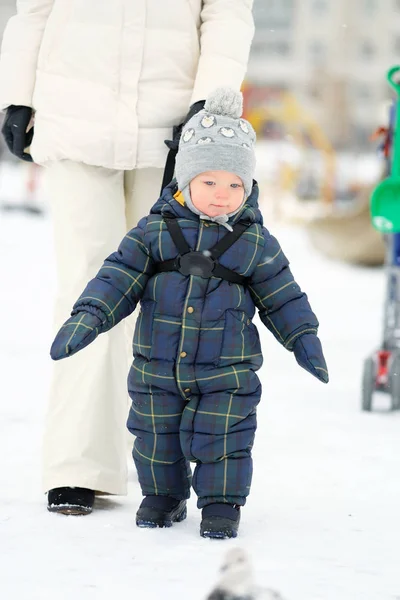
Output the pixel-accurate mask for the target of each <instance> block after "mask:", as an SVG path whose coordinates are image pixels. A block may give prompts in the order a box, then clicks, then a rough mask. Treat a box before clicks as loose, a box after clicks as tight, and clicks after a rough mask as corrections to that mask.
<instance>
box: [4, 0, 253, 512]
mask: <svg viewBox="0 0 400 600" xmlns="http://www.w3.org/2000/svg"><path fill="white" fill-rule="evenodd" d="M17 6H18V14H17V15H16V16H15V17H13V18H12V19H11V20H10V21H9V23H8V26H7V28H6V31H5V34H4V38H3V46H2V55H1V59H0V90H1V92H0V107H1V108H3V109H4V108H7V116H6V122H5V126H4V128H3V132H4V135H5V138H6V141H7V143H8V145H9V147H10V149H11V150H12V151H14V153H15V154H17V155H19V156H20V157H21V158H24V159H27V160H29V159H30V155H29V152H28V151H27V148H26V147H27V146H28V145H29V143H30V142H31V137H32V133H29V132H28V133H26V131H27V129H29V121H30V119H31V116H32V115H33V114H34V117H35V125H34V135H33V141H32V145H31V149H30V151H31V155H32V157H33V160H35V162H37V163H39V164H42V165H44V166H45V167H46V168H45V171H44V173H45V178H46V182H47V187H48V191H49V197H50V201H51V208H52V216H53V222H54V238H55V247H56V259H57V274H58V295H57V300H56V307H55V326H56V328H58V327H59V325H60V324H61V322H62V320H63V319H64V317H65V313H66V310H67V309H69V307H70V305H71V302H73V301H74V300H75V299H76V297H77V296H78V295H79V293H80V291H81V289H82V285H83V284H84V283H85V282H86V281H87V280H88V279H90V278H92V277H93V276H94V275H95V273H96V272H97V270H98V268H99V267H100V265H101V263H102V260H103V258H104V255H105V254H107V252H111V251H112V250H113V249H114V248H115V246H116V244H117V243H118V241H119V240H120V239H121V237H123V235H124V233H125V232H126V230H129V229H130V228H131V227H133V226H134V225H135V224H136V222H137V221H138V219H139V218H140V217H141V216H142V215H143V214H145V213H146V212H148V211H149V208H150V206H149V203H151V202H152V201H153V199H154V195H155V194H156V192H157V191H158V190H159V187H160V184H161V179H162V167H163V165H164V163H165V157H166V147H165V145H164V144H163V141H164V140H165V139H166V138H169V137H170V136H171V129H172V127H173V126H174V125H176V124H178V123H180V122H181V121H182V120H183V119H184V116H185V115H186V114H187V112H188V109H189V107H191V108H190V111H189V112H190V113H191V114H193V112H195V111H196V110H199V109H200V108H201V107H202V105H203V103H202V100H203V99H204V98H205V97H206V96H207V95H208V93H209V92H210V91H211V90H212V89H214V88H215V87H217V85H230V86H232V87H236V88H239V87H240V85H241V83H242V80H243V77H244V74H245V70H246V64H247V60H248V54H249V49H250V45H251V40H252V36H253V28H254V25H253V19H252V13H251V8H252V0H168V2H160V1H159V0H114V1H113V2H107V3H106V2H99V1H98V0H69V2H64V1H63V0H20V1H19V2H18V3H17ZM93 346H95V347H93V348H91V349H90V350H89V351H88V353H86V355H85V356H84V359H83V360H82V359H81V356H80V355H78V356H77V357H72V358H71V359H70V361H65V363H64V362H63V363H60V364H57V365H56V368H55V372H54V377H53V384H52V388H51V395H50V403H49V410H48V416H47V421H46V428H45V436H44V481H43V484H44V490H45V491H48V492H49V494H48V499H49V505H48V507H49V508H50V509H52V510H57V511H59V512H70V511H73V512H77V513H87V512H90V511H91V509H92V506H93V500H94V491H99V492H103V493H109V494H124V493H126V462H127V461H126V456H125V454H126V443H125V435H124V427H125V421H126V416H127V400H126V398H127V394H126V375H127V360H128V359H127V352H126V341H125V337H124V332H123V330H122V328H121V327H116V328H115V329H114V330H113V331H112V332H110V334H107V335H106V336H103V339H102V340H99V342H98V343H97V344H94V345H93ZM71 505H72V508H71Z"/></svg>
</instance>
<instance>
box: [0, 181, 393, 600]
mask: <svg viewBox="0 0 400 600" xmlns="http://www.w3.org/2000/svg"><path fill="white" fill-rule="evenodd" d="M3 191H4V190H3ZM272 229H273V232H274V233H275V234H276V235H277V237H278V239H279V240H280V241H281V243H282V245H283V248H284V250H285V252H286V254H287V255H288V256H289V257H290V259H291V263H292V268H293V271H294V274H295V276H296V278H297V280H298V281H299V282H300V284H301V286H302V287H303V288H304V289H305V290H306V291H307V293H308V295H309V298H310V301H311V303H312V305H313V308H314V309H315V311H316V313H317V314H318V317H319V319H320V322H321V328H320V337H321V339H322V342H323V345H324V349H325V355H326V359H327V363H328V366H329V370H330V378H331V381H330V383H329V385H327V386H325V385H323V384H321V383H320V382H318V381H317V380H315V379H313V378H312V377H311V376H310V375H309V374H307V373H306V372H305V371H303V370H302V369H300V367H298V366H297V364H296V362H295V360H294V358H293V356H292V355H291V354H289V353H288V352H286V351H285V350H284V349H283V348H282V347H280V346H279V345H278V343H277V342H276V341H275V339H273V337H272V336H271V335H270V334H269V333H268V332H267V331H266V330H264V329H262V327H261V325H260V333H261V336H262V341H263V348H264V352H265V363H264V367H263V369H262V370H261V372H260V376H261V379H262V382H263V386H264V394H263V399H262V403H261V405H260V408H259V428H258V432H257V437H256V444H255V449H254V463H255V464H254V467H255V468H254V479H253V487H252V493H251V496H250V498H249V500H248V503H247V505H246V507H245V508H244V509H243V513H242V524H241V529H240V537H239V538H238V539H237V540H236V541H232V542H231V541H229V542H218V541H210V540H204V539H201V538H200V537H199V534H198V529H199V518H200V515H199V511H198V510H197V508H196V502H195V498H194V497H193V498H191V500H190V505H189V515H188V519H187V520H186V521H185V522H184V523H182V524H178V525H176V526H174V527H173V528H172V529H169V530H140V529H138V528H136V526H135V524H134V515H135V510H136V507H137V506H138V504H139V502H140V492H139V488H138V483H137V480H136V476H135V474H134V472H133V468H132V466H131V471H130V483H129V495H128V496H127V497H122V498H117V497H101V498H99V499H98V500H97V502H96V510H95V511H94V512H93V514H92V515H90V516H87V517H64V516H61V515H55V514H50V513H48V512H47V510H46V498H45V496H44V495H43V494H42V493H41V490H40V451H41V435H42V427H43V416H44V412H45V406H46V397H47V393H48V385H49V374H50V371H51V360H50V358H49V355H48V353H49V347H50V342H51V317H52V297H53V293H54V264H53V259H52V238H51V226H50V217H49V215H48V213H46V215H45V216H44V217H39V216H24V215H22V214H20V213H18V212H15V211H13V212H6V213H1V212H0V248H1V254H2V261H1V282H2V285H1V289H2V294H0V311H1V315H2V327H1V342H2V343H1V347H0V353H1V363H0V364H1V368H0V369H1V379H0V381H1V394H0V456H1V464H2V469H1V476H2V481H1V488H0V590H1V593H0V597H1V598H7V600H14V599H15V600H16V599H18V600H19V599H21V600H25V599H26V600H28V599H29V600H47V599H53V598H57V600H64V599H65V600H67V599H68V600H70V599H71V598H79V600H92V599H95V600H103V599H104V600H105V599H109V598H112V597H118V596H119V595H121V597H132V598H147V599H149V600H156V599H159V598H163V600H172V599H174V600H176V599H179V598H182V599H183V598H190V599H192V600H201V599H204V598H205V597H206V596H207V593H208V592H209V590H210V589H211V588H212V587H213V585H214V583H215V581H216V579H217V572H218V569H219V566H220V564H221V562H222V559H223V556H224V554H225V552H226V551H227V549H228V548H232V547H234V546H241V547H243V548H244V549H246V550H247V551H248V552H249V554H250V556H251V557H252V561H253V563H254V569H255V573H256V579H257V582H258V583H259V584H261V585H264V586H267V587H272V588H275V589H277V590H279V591H280V593H281V594H282V595H283V596H284V597H285V598H287V599H288V600H339V599H340V600H396V599H397V600H399V599H400V577H399V567H398V563H399V557H398V555H399V551H398V549H399V534H400V519H399V511H400V508H399V507H400V479H399V462H400V459H399V457H400V436H399V426H400V414H397V413H396V414H395V413H389V412H387V411H386V410H385V406H384V403H383V404H382V406H381V409H380V410H379V411H376V412H374V413H371V414H364V413H362V412H361V411H360V379H361V369H362V362H363V359H364V358H365V356H366V355H367V354H368V353H369V352H370V351H372V350H373V349H374V348H375V346H376V345H377V343H378V341H379V339H380V333H381V315H382V307H383V291H384V274H383V271H382V270H381V269H376V270H373V269H360V268H355V267H350V266H346V265H342V264H337V263H334V262H330V261H328V260H326V259H325V258H323V257H321V256H320V255H317V254H316V253H315V252H314V250H313V249H312V248H311V247H310V245H309V243H308V241H307V239H306V238H305V235H304V233H303V232H302V231H301V229H300V228H294V227H289V226H283V225H282V224H281V225H279V226H278V227H275V228H274V227H272ZM66 317H67V315H66ZM122 595H123V596H122ZM128 595H129V596H128Z"/></svg>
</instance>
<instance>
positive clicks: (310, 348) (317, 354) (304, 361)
mask: <svg viewBox="0 0 400 600" xmlns="http://www.w3.org/2000/svg"><path fill="white" fill-rule="evenodd" d="M293 352H294V355H295V357H296V360H297V362H298V364H299V365H300V366H301V367H303V369H305V370H306V371H308V372H309V373H311V375H314V377H316V378H317V379H319V380H320V381H322V382H323V383H328V381H329V375H328V367H327V366H326V362H325V358H324V355H323V352H322V346H321V342H320V340H319V338H318V337H317V336H316V335H315V334H314V333H304V334H303V335H301V336H300V337H299V338H297V340H296V341H295V343H294V346H293Z"/></svg>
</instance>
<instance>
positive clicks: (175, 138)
mask: <svg viewBox="0 0 400 600" xmlns="http://www.w3.org/2000/svg"><path fill="white" fill-rule="evenodd" d="M205 103H206V101H205V100H198V101H197V102H195V103H194V104H192V106H191V107H190V109H189V112H188V114H187V115H186V117H185V118H184V120H183V121H182V123H180V125H174V127H173V128H172V140H164V144H165V145H166V146H168V148H169V149H170V150H175V151H176V152H178V147H179V140H180V139H181V135H182V129H183V128H184V127H185V125H186V123H187V122H188V121H190V119H191V118H192V117H194V115H197V113H198V112H199V111H200V110H203V108H204V104H205Z"/></svg>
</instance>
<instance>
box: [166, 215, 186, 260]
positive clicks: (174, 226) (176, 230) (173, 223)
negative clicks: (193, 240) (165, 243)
mask: <svg viewBox="0 0 400 600" xmlns="http://www.w3.org/2000/svg"><path fill="white" fill-rule="evenodd" d="M164 222H165V224H166V226H167V229H168V231H169V233H170V236H171V237H172V241H173V242H174V244H175V246H176V247H177V249H178V252H179V254H181V255H183V254H187V253H188V252H191V250H192V249H191V247H190V246H189V244H188V243H187V241H186V240H185V236H184V235H183V233H182V229H181V228H180V227H179V223H178V221H177V220H176V219H174V218H173V217H172V218H171V217H164Z"/></svg>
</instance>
